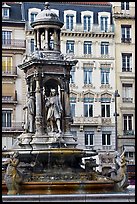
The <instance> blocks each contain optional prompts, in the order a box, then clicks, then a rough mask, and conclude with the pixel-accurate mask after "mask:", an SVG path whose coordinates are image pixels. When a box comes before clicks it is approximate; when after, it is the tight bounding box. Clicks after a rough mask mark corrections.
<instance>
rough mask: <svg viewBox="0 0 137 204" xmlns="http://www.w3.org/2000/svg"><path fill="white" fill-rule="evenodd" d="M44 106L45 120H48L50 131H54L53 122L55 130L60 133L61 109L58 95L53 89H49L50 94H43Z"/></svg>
mask: <svg viewBox="0 0 137 204" xmlns="http://www.w3.org/2000/svg"><path fill="white" fill-rule="evenodd" d="M45 106H46V108H47V121H49V122H50V127H51V131H52V132H54V122H55V124H56V126H57V132H59V133H61V132H62V131H61V113H62V111H63V109H62V105H61V102H60V99H59V96H58V95H57V93H56V90H55V89H51V90H50V96H49V97H46V96H45Z"/></svg>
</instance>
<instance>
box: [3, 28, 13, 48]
mask: <svg viewBox="0 0 137 204" xmlns="http://www.w3.org/2000/svg"><path fill="white" fill-rule="evenodd" d="M11 33H12V32H11V31H2V44H3V45H11Z"/></svg>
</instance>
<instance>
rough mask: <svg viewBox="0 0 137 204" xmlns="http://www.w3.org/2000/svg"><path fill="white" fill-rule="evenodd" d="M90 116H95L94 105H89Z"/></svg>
mask: <svg viewBox="0 0 137 204" xmlns="http://www.w3.org/2000/svg"><path fill="white" fill-rule="evenodd" d="M89 117H93V105H89Z"/></svg>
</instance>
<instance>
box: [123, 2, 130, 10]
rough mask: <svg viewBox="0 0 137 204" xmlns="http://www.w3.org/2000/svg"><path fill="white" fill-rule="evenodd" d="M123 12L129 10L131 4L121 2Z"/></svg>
mask: <svg viewBox="0 0 137 204" xmlns="http://www.w3.org/2000/svg"><path fill="white" fill-rule="evenodd" d="M121 10H129V2H121Z"/></svg>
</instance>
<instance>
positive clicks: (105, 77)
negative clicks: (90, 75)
mask: <svg viewBox="0 0 137 204" xmlns="http://www.w3.org/2000/svg"><path fill="white" fill-rule="evenodd" d="M109 75H110V69H106V68H101V84H109Z"/></svg>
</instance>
